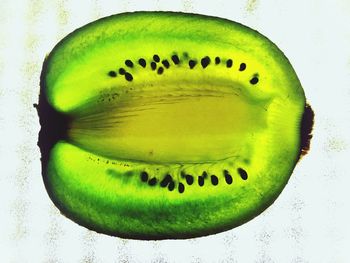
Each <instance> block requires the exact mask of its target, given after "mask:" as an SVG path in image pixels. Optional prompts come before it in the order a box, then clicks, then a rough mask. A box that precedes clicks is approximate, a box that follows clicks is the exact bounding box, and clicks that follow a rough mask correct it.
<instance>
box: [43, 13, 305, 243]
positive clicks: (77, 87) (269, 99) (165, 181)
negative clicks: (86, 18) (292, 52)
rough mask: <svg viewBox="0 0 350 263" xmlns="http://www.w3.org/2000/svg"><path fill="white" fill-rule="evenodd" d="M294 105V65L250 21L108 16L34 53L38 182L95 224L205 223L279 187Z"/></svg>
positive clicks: (147, 235) (287, 171)
mask: <svg viewBox="0 0 350 263" xmlns="http://www.w3.org/2000/svg"><path fill="white" fill-rule="evenodd" d="M304 108H305V96H304V93H303V90H302V87H301V85H300V83H299V80H298V78H297V76H296V74H295V72H294V70H293V68H292V67H291V65H290V64H289V62H288V60H287V59H286V58H285V56H284V55H283V53H282V52H281V51H280V50H279V49H278V48H277V47H276V46H275V45H274V44H273V43H272V42H270V41H269V40H268V39H266V38H265V37H264V36H262V35H260V34H259V33H258V32H256V31H253V30H251V29H249V28H247V27H245V26H243V25H240V24H237V23H235V22H232V21H228V20H224V19H220V18H213V17H207V16H201V15H193V14H183V13H169V12H136V13H127V14H120V15H115V16H111V17H107V18H104V19H101V20H98V21H95V22H93V23H91V24H89V25H87V26H84V27H82V28H80V29H78V30H77V31H75V32H73V33H72V34H70V35H68V36H67V37H66V38H65V39H64V40H62V41H61V42H60V43H59V44H58V45H57V46H56V47H55V48H54V49H53V51H52V52H51V53H50V55H49V56H48V57H47V59H46V61H45V63H44V67H43V72H42V80H41V94H40V100H39V106H38V111H39V115H40V122H41V125H42V129H41V132H40V135H39V146H40V148H41V152H42V155H43V158H42V160H43V162H42V163H43V177H44V181H45V185H46V187H47V190H48V193H49V195H50V197H51V199H52V200H53V201H54V203H55V204H56V205H57V206H58V207H59V209H60V210H61V211H62V212H63V213H64V214H65V215H67V216H68V217H69V218H71V219H73V220H74V221H76V222H78V223H79V224H81V225H84V226H86V227H88V228H90V229H93V230H96V231H98V232H102V233H107V234H110V235H116V236H120V237H128V238H139V239H164V238H187V237H195V236H203V235H208V234H212V233H217V232H219V231H223V230H227V229H230V228H233V227H235V226H238V225H241V224H242V223H244V222H246V221H248V220H250V219H252V218H253V217H255V216H257V215H258V214H260V213H261V212H262V211H263V210H264V209H266V208H267V207H268V206H269V205H270V204H271V203H272V202H273V201H274V200H275V199H276V198H277V196H278V195H279V193H280V192H281V191H282V189H283V187H284V186H285V184H286V183H287V181H288V179H289V177H290V175H291V173H292V171H293V169H294V166H295V164H296V162H297V160H298V158H299V153H300V128H301V127H300V125H301V120H302V116H303V112H304Z"/></svg>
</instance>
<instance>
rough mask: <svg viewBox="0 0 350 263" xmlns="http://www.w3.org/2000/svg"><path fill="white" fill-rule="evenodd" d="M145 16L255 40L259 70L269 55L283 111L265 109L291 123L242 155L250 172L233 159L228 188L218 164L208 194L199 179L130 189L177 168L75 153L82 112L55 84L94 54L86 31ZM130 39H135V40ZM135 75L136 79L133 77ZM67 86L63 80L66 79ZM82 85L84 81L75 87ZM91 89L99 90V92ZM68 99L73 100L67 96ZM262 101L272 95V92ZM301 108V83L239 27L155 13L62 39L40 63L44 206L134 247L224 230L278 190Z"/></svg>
mask: <svg viewBox="0 0 350 263" xmlns="http://www.w3.org/2000/svg"><path fill="white" fill-rule="evenodd" d="M150 17H152V19H151V20H152V21H153V22H154V21H157V20H158V19H159V23H160V24H161V22H162V19H165V20H166V21H167V22H169V21H171V20H172V19H174V22H175V21H176V20H180V21H181V20H182V19H183V20H184V21H185V22H186V23H187V22H191V21H202V23H203V22H206V21H208V22H210V23H209V24H210V25H211V26H212V30H214V29H215V28H216V27H217V28H218V29H222V28H223V29H224V30H230V27H231V26H232V27H233V29H232V30H233V31H234V30H236V31H237V32H240V33H241V34H242V35H243V36H244V35H247V36H249V37H251V38H256V39H257V40H256V41H257V43H260V44H261V46H263V49H266V50H269V52H270V53H269V54H268V56H267V55H266V54H263V55H261V54H260V53H259V52H258V53H257V55H259V56H261V58H265V60H266V61H268V62H269V59H270V57H271V56H273V55H275V58H274V59H272V61H273V62H274V63H273V65H271V67H272V68H273V67H275V65H279V70H278V72H279V73H280V75H281V77H280V79H279V80H277V81H275V82H276V83H279V84H281V83H285V85H284V86H283V87H279V88H280V89H281V90H282V91H279V92H280V93H281V94H280V95H277V96H276V98H277V99H276V100H277V104H278V105H279V106H281V107H282V108H283V104H284V105H285V108H283V110H281V112H274V111H273V110H271V111H272V112H273V114H275V115H279V114H280V115H281V116H284V115H285V114H287V112H289V113H290V115H291V116H289V117H288V118H289V120H288V121H286V122H282V123H281V124H278V125H280V126H278V125H277V124H276V126H277V127H276V129H275V130H273V129H272V133H274V137H273V136H270V137H269V136H266V137H263V138H265V139H266V141H267V142H264V143H262V145H261V147H260V150H259V151H258V153H257V154H256V155H254V156H253V157H252V159H253V160H252V163H253V164H251V167H250V166H249V164H245V163H244V162H243V161H241V162H240V163H239V164H236V165H234V166H233V167H232V169H231V174H232V177H233V183H232V184H231V185H227V184H225V183H223V178H224V177H223V175H222V173H223V171H224V170H225V169H227V163H218V164H215V166H214V167H212V168H210V169H212V172H213V173H215V174H216V175H217V176H218V177H219V185H218V186H214V185H211V184H210V183H208V182H209V179H206V184H205V185H204V187H199V186H198V185H196V184H194V185H192V186H186V190H185V192H184V193H182V194H180V193H179V192H178V191H177V189H175V191H171V192H170V191H167V190H165V189H163V188H161V187H159V182H158V184H157V185H156V186H155V187H151V186H149V185H148V184H147V183H146V184H145V183H144V184H142V183H140V174H141V173H142V171H144V170H147V171H150V172H149V174H150V175H152V172H153V173H154V174H156V175H157V178H159V179H160V178H162V177H163V176H164V173H166V172H169V171H178V170H179V169H180V168H179V167H181V165H179V164H168V163H164V162H160V163H147V162H142V160H123V159H118V158H113V156H108V155H105V154H104V153H103V152H101V151H100V150H97V151H96V152H94V151H92V150H91V148H89V147H88V146H86V147H85V148H84V145H79V144H77V143H75V141H74V140H72V138H70V136H69V127H70V125H71V123H72V120H74V118H76V116H77V115H79V114H80V112H82V111H84V110H86V107H87V106H88V107H92V106H91V105H89V103H85V102H84V101H82V100H80V99H79V97H84V96H81V95H79V94H78V95H77V96H75V97H74V98H73V99H71V98H67V103H65V99H64V96H61V92H62V93H64V94H65V95H67V94H68V95H69V94H70V95H71V94H73V93H70V92H71V91H69V90H68V88H66V87H65V85H69V83H70V82H71V83H73V84H74V81H75V80H74V76H73V75H74V74H77V72H75V68H76V67H77V65H78V66H79V63H78V62H74V61H79V59H78V57H79V54H81V52H82V53H83V54H85V53H84V52H87V54H88V52H90V51H89V50H94V49H96V48H97V47H96V46H94V45H95V44H94V43H95V41H96V39H95V38H94V35H93V34H92V35H89V32H94V31H95V30H97V29H96V28H99V27H102V28H103V27H105V28H107V29H108V28H110V27H111V26H112V25H113V24H115V25H118V23H122V21H123V20H124V19H125V21H127V23H132V22H133V20H134V23H136V24H140V23H142V22H145V21H147V19H149V18H150ZM209 27H210V26H209ZM123 30H125V29H124V28H123ZM107 31H108V30H107ZM131 32H132V31H131ZM134 34H135V35H136V33H135V32H134ZM84 35H85V36H86V39H85V40H84V41H82V40H81V41H82V42H79V41H80V40H79V38H81V39H84V37H83V36H84ZM221 37H222V36H221ZM180 39H181V36H180ZM89 41H90V42H89ZM214 43H216V42H215V41H214ZM233 56H234V55H233ZM67 57H69V58H71V59H72V61H73V62H72V65H70V66H65V63H66V62H65V61H66V58H67ZM271 63H272V62H271ZM107 64H108V63H107ZM277 75H278V74H277ZM65 76H67V77H65ZM136 77H137V74H135V79H136ZM67 78H68V79H69V81H66V79H67ZM77 78H78V79H79V78H80V77H77ZM135 81H136V80H135ZM147 81H148V80H146V82H147ZM149 81H150V82H151V81H152V80H149ZM82 82H83V83H87V82H86V81H85V80H83V81H82ZM62 83H63V84H64V85H63V84H62ZM72 87H73V86H72ZM79 88H80V89H81V87H79ZM273 88H275V87H273ZM93 89H94V87H91V86H87V88H86V90H87V91H82V92H83V94H85V95H87V97H89V96H90V98H94V97H95V96H96V93H95V91H94V90H93ZM98 89H101V90H103V89H104V87H102V86H101V87H98ZM284 90H285V91H284ZM73 91H74V87H73ZM73 91H72V92H73ZM74 92H75V93H77V90H75V91H74ZM84 92H85V93H84ZM257 93H258V94H257V95H256V96H257V97H256V100H259V99H264V92H261V91H257ZM267 93H268V94H270V95H271V94H272V95H273V96H274V95H275V91H274V90H272V91H271V90H269V91H267ZM252 96H255V95H252ZM84 103H85V104H84ZM81 105H83V107H81ZM86 105H87V106H86ZM305 105H306V104H305V96H304V93H303V90H302V88H301V85H300V83H299V81H298V79H297V77H296V75H295V72H294V70H293V69H292V67H291V66H290V64H289V62H288V60H287V59H286V58H285V57H284V56H283V53H282V52H280V51H279V50H278V48H277V47H275V46H274V45H273V44H272V43H271V42H270V41H268V40H267V39H265V38H264V37H263V36H261V35H260V34H258V33H257V32H255V31H253V30H250V29H248V28H246V27H244V26H242V25H239V24H236V23H233V22H230V21H227V20H223V19H218V18H212V17H205V16H199V15H188V14H179V13H163V12H161V13H159V12H150V13H148V12H138V13H130V14H123V15H117V16H112V17H109V18H105V19H102V20H99V21H97V22H94V23H92V24H90V25H88V26H86V27H83V28H82V29H79V30H77V31H75V32H74V33H72V34H71V35H69V36H68V37H67V38H65V39H64V40H63V41H61V42H60V43H59V44H58V45H57V46H56V47H55V48H54V50H53V51H52V52H51V54H50V55H49V56H48V58H47V59H46V60H45V63H44V66H43V71H42V76H41V93H40V98H39V105H38V112H39V116H40V122H41V125H42V129H41V131H40V134H39V143H38V145H39V147H40V149H41V152H42V171H43V178H44V182H45V186H46V188H47V191H48V193H49V195H50V198H51V199H52V201H53V202H54V203H55V205H56V206H57V207H58V208H59V209H60V210H61V212H62V213H63V214H65V215H66V216H67V217H69V218H71V219H73V220H74V221H75V222H77V223H79V224H81V225H83V226H85V227H87V228H89V229H92V230H95V231H97V232H100V233H106V234H109V235H114V236H119V237H124V238H135V239H171V238H189V237H197V236H204V235H209V234H213V233H218V232H221V231H224V230H228V229H231V228H233V227H236V226H239V225H241V224H243V223H245V222H247V221H249V220H251V219H252V218H254V217H255V216H257V215H259V214H260V213H261V212H262V211H264V210H265V209H266V208H267V207H268V206H270V205H271V204H272V203H273V201H274V200H275V199H276V198H277V197H278V195H279V194H280V192H281V191H282V190H283V188H284V186H285V185H286V183H287V181H288V179H289V176H290V174H291V173H292V171H293V169H294V166H295V164H296V162H297V160H298V158H299V152H300V125H301V119H302V115H303V111H304V109H305ZM276 107H277V106H276ZM77 108H79V110H78V111H77V110H76V109H77ZM81 108H83V110H81ZM77 112H78V113H77ZM283 129H286V130H288V131H287V132H286V133H287V135H283V134H282V135H280V134H279V133H278V132H280V131H281V130H283ZM279 136H280V137H279ZM284 136H287V138H288V140H287V141H286V147H285V148H283V149H282V148H281V147H280V148H278V147H277V146H276V145H277V144H279V143H278V142H276V141H280V142H281V141H283V139H285V137H284ZM276 137H279V138H277V139H276V141H273V143H272V145H273V149H272V150H271V149H268V147H267V146H268V142H269V140H272V138H276ZM261 148H265V150H264V149H261ZM259 157H260V158H265V161H264V163H262V164H261V163H258V162H255V163H254V158H255V159H256V158H259ZM281 163H284V164H283V165H281ZM244 165H246V166H247V167H248V170H249V178H248V180H242V179H241V178H240V176H239V174H238V173H237V169H238V168H239V167H241V166H244ZM254 165H255V166H254ZM169 167H170V168H169ZM249 167H250V168H249ZM157 169H159V170H160V172H159V171H158V172H157ZM203 170H206V166H205V165H202V164H198V165H197V166H195V168H193V170H192V171H194V172H196V173H197V174H198V175H200V174H201V173H202V172H203ZM162 172H163V174H162ZM174 173H175V172H174ZM209 176H210V175H209Z"/></svg>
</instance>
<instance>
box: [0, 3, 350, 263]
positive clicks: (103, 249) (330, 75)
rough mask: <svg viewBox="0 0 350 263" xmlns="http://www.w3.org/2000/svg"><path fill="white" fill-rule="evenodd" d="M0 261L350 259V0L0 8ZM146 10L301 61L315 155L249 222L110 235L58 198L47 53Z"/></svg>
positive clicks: (297, 67) (297, 64)
mask: <svg viewBox="0 0 350 263" xmlns="http://www.w3.org/2000/svg"><path fill="white" fill-rule="evenodd" d="M0 10H1V11H0V135H1V136H0V168H1V169H0V209H1V210H0V211H1V213H0V252H1V253H0V262H4V263H7V262H11V263H12V262H13V263H15V262H20V263H25V262H30V263H33V262H34V263H37V262H40V263H41V262H45V263H49V262H50V263H56V262H57V263H58V262H63V263H66V262H130V263H131V262H142V263H143V262H196V263H197V262H276V263H279V262H287V263H288V262H293V263H301V262H316V263H322V262H330V263H334V262H344V263H347V262H350V256H349V246H350V227H349V222H350V206H349V200H350V196H349V192H350V190H349V188H350V176H349V168H347V166H346V165H347V164H349V161H350V158H349V157H350V154H349V153H350V151H349V143H350V139H349V137H350V136H349V134H350V117H349V115H350V27H349V25H350V2H349V1H347V0H333V1H332V0H322V1H317V0H312V1H311V0H310V1H304V0H295V1H283V0H248V1H228V0H227V1H226V0H217V1H194V0H192V1H190V0H182V1H175V0H173V1H161V0H154V1H150V0H149V1H137V0H135V1H131V0H129V1H128V0H120V1H99V0H87V1H68V0H67V1H64V0H62V1H53V0H51V1H44V0H32V1H29V0H28V1H25V0H22V1H20V0H17V1H15V0H12V1H8V0H1V1H0ZM136 10H172V11H183V12H193V13H202V14H208V15H214V16H219V17H223V18H228V19H231V20H235V21H238V22H241V23H243V24H246V25H248V26H250V27H252V28H255V29H257V30H258V31H259V32H261V33H263V34H264V35H266V36H268V37H269V38H270V39H271V40H273V41H274V42H275V43H276V44H277V45H278V46H279V47H280V48H281V49H282V50H283V51H284V52H285V54H286V56H287V57H288V58H289V59H290V61H291V63H292V64H293V66H294V68H295V70H296V72H297V74H298V76H299V77H300V80H301V82H302V84H303V86H304V89H305V92H306V96H307V98H308V100H309V102H310V104H311V105H312V106H313V109H314V111H315V114H316V119H315V127H314V139H313V141H312V147H311V151H310V153H309V155H307V156H306V157H304V158H303V159H302V161H301V162H300V163H299V164H298V166H297V167H296V169H295V171H294V173H293V175H292V177H291V179H290V181H289V183H288V185H287V186H286V188H285V189H284V191H283V193H282V194H281V196H280V197H279V198H278V199H277V201H276V202H275V203H274V204H273V205H272V206H271V207H270V208H268V209H267V210H266V211H265V212H264V213H263V214H262V215H261V216H259V217H257V218H255V219H254V220H252V221H250V222H248V223H247V224H245V225H243V226H241V227H239V228H236V229H233V230H231V231H227V232H224V233H220V234H217V235H213V236H209V237H203V238H197V239H190V240H169V241H159V242H156V241H134V240H123V239H119V238H114V237H109V236H105V235H101V234H97V233H95V232H91V231H88V230H87V229H85V228H83V227H81V226H79V225H77V224H75V223H74V222H72V221H70V220H68V219H67V218H65V217H64V216H62V215H61V214H60V213H59V211H58V210H57V209H56V207H54V206H53V204H52V203H51V201H50V199H49V197H48V195H47V193H46V191H45V188H44V185H43V182H42V178H41V171H40V153H39V149H38V147H37V146H36V142H37V134H38V131H39V129H40V127H39V124H38V117H37V114H36V111H35V109H34V108H33V103H36V101H37V96H38V91H39V75H40V70H41V66H42V62H43V59H44V57H45V54H47V53H48V52H49V51H50V50H51V49H52V47H53V46H54V45H55V44H56V43H57V42H58V41H59V40H60V39H62V38H63V37H64V36H65V35H66V34H68V33H69V32H71V31H72V30H74V29H76V28H78V27H80V26H82V25H84V24H86V23H88V22H91V21H93V20H95V19H98V18H100V17H103V16H107V15H111V14H115V13H120V12H125V11H136Z"/></svg>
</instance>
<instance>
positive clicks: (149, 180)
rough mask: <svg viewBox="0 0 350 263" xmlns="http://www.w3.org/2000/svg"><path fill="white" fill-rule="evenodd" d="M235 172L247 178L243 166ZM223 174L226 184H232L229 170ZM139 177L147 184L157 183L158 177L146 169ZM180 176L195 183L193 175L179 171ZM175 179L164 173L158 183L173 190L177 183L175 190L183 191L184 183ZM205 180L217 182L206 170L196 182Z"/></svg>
mask: <svg viewBox="0 0 350 263" xmlns="http://www.w3.org/2000/svg"><path fill="white" fill-rule="evenodd" d="M237 173H238V175H239V176H240V178H241V179H242V180H247V179H248V173H247V171H246V170H244V169H243V168H238V169H237ZM223 175H224V178H225V182H226V184H229V185H230V184H232V182H233V178H232V176H231V174H230V173H229V171H228V170H224V171H223ZM140 178H141V181H142V182H144V183H147V184H148V185H149V186H155V185H157V183H158V179H157V178H156V177H150V176H149V174H148V173H147V172H146V171H142V172H141V173H140ZM181 178H182V179H184V180H185V181H186V183H187V185H188V186H190V185H193V183H195V177H194V176H193V175H190V174H186V173H184V172H181ZM176 181H177V180H174V179H173V177H172V176H171V175H170V174H166V175H165V176H164V178H163V179H162V180H161V181H160V182H159V185H160V187H162V188H167V189H168V190H169V191H173V190H174V189H175V187H176V184H177V190H178V192H179V193H180V194H182V193H183V192H184V191H185V185H184V183H183V182H178V183H176ZM206 181H208V182H209V183H211V184H212V185H214V186H216V185H218V184H219V178H218V177H217V176H216V175H214V174H213V175H210V177H209V176H208V173H207V172H206V171H204V172H203V173H202V174H201V175H199V176H197V183H198V185H199V186H200V187H202V186H204V185H205V184H206Z"/></svg>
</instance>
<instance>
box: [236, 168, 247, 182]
mask: <svg viewBox="0 0 350 263" xmlns="http://www.w3.org/2000/svg"><path fill="white" fill-rule="evenodd" d="M237 172H238V173H239V175H240V176H241V178H242V179H243V180H247V179H248V174H247V172H246V171H245V170H244V169H242V168H238V169H237Z"/></svg>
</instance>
